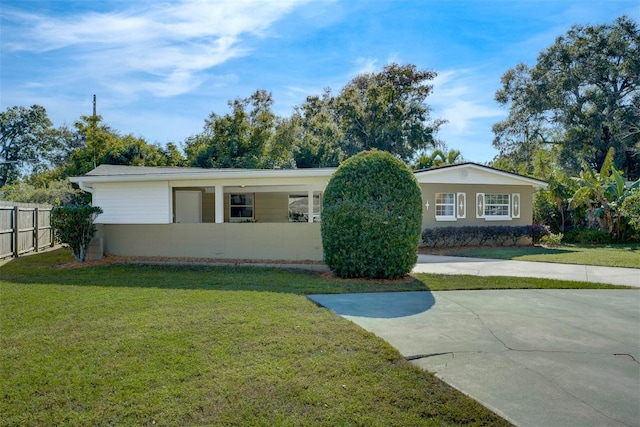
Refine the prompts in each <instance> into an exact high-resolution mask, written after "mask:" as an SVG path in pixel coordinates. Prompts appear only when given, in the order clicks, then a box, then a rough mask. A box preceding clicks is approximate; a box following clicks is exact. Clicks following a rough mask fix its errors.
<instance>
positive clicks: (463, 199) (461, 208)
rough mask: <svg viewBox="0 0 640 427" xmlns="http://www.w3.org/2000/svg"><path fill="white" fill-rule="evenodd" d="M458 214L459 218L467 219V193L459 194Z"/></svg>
mask: <svg viewBox="0 0 640 427" xmlns="http://www.w3.org/2000/svg"><path fill="white" fill-rule="evenodd" d="M456 212H457V215H456V217H457V218H460V219H462V218H466V217H467V194H466V193H458V197H457V200H456Z"/></svg>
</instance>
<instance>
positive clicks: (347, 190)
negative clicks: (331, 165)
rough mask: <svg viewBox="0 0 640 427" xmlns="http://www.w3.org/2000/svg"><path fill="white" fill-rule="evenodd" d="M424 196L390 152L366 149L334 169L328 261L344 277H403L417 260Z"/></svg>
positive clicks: (327, 210) (327, 211)
mask: <svg viewBox="0 0 640 427" xmlns="http://www.w3.org/2000/svg"><path fill="white" fill-rule="evenodd" d="M421 224H422V196H421V192H420V188H419V186H418V183H417V181H416V178H415V176H414V175H413V173H412V172H411V170H410V169H409V168H408V167H407V166H406V165H405V164H404V163H402V161H400V160H398V159H397V158H395V157H394V156H393V155H391V154H390V153H385V152H382V151H363V152H361V153H360V154H358V155H356V156H353V157H351V158H349V159H347V160H346V161H345V162H344V163H343V164H342V165H340V167H339V168H338V169H337V170H336V172H335V173H334V174H333V176H332V177H331V179H330V180H329V183H328V184H327V187H326V189H325V192H324V196H323V210H322V224H321V234H322V247H323V250H324V254H325V255H324V256H325V262H326V263H327V265H328V266H329V268H330V269H331V270H332V271H333V272H334V273H335V274H337V275H338V276H340V277H343V278H345V277H370V278H389V279H393V278H398V277H402V276H404V275H406V274H408V273H409V272H410V271H411V269H412V268H413V266H414V265H415V263H416V257H417V250H418V243H419V242H420V232H421Z"/></svg>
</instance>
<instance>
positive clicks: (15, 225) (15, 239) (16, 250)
mask: <svg viewBox="0 0 640 427" xmlns="http://www.w3.org/2000/svg"><path fill="white" fill-rule="evenodd" d="M19 214H20V208H19V207H18V206H14V207H13V256H14V257H16V258H18V256H19V255H20V248H18V244H19V243H20V237H19V230H20V227H18V216H19Z"/></svg>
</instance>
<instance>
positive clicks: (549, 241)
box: [540, 233, 564, 247]
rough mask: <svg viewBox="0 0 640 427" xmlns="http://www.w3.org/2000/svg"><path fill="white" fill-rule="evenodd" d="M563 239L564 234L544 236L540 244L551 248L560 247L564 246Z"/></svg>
mask: <svg viewBox="0 0 640 427" xmlns="http://www.w3.org/2000/svg"><path fill="white" fill-rule="evenodd" d="M563 237H564V234H562V233H558V234H555V233H549V234H548V235H546V236H542V238H540V243H542V244H543V245H545V246H550V247H555V246H560V245H561V244H562V238H563Z"/></svg>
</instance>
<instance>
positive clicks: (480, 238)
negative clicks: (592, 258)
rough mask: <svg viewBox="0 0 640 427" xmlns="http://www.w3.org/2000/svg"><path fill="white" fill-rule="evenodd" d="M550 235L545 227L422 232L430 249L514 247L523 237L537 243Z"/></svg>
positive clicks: (489, 227) (440, 229)
mask: <svg viewBox="0 0 640 427" xmlns="http://www.w3.org/2000/svg"><path fill="white" fill-rule="evenodd" d="M548 234H549V230H548V229H547V228H546V227H545V226H543V225H522V226H514V227H512V226H507V225H490V226H466V227H439V228H426V229H424V230H423V231H422V244H423V245H425V246H428V247H432V248H435V247H450V246H467V245H470V244H474V245H480V246H513V245H515V244H517V243H518V240H520V239H521V238H523V237H529V238H531V240H532V242H537V241H539V240H540V238H541V237H542V236H546V235H548Z"/></svg>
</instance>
